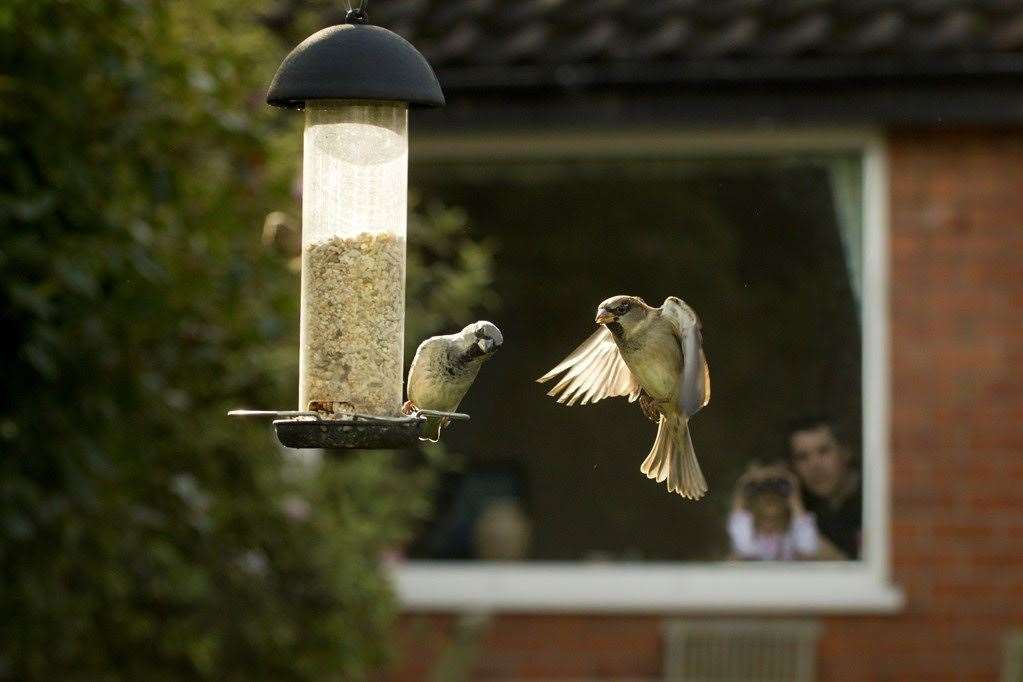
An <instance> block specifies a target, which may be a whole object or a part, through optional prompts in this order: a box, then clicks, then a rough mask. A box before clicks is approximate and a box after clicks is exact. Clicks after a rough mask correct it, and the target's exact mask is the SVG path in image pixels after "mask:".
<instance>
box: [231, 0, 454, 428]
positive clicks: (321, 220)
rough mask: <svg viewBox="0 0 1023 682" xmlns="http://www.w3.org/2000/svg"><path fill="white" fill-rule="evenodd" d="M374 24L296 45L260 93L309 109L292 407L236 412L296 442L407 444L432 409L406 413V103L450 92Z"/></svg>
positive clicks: (351, 18)
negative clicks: (260, 419)
mask: <svg viewBox="0 0 1023 682" xmlns="http://www.w3.org/2000/svg"><path fill="white" fill-rule="evenodd" d="M366 21H367V17H366V13H365V9H364V5H360V6H359V7H358V8H357V9H351V10H349V12H348V15H347V17H346V19H345V23H344V24H341V25H338V26H331V27H329V28H325V29H323V30H321V31H319V32H317V33H314V34H313V35H311V36H309V37H308V38H306V39H305V40H304V41H302V43H301V44H299V45H298V46H297V47H296V48H295V49H294V50H292V51H291V53H290V54H288V55H287V56H286V57H285V58H284V61H283V62H282V63H281V66H280V68H279V69H278V70H277V74H276V75H275V76H274V79H273V81H272V83H271V84H270V89H269V91H268V93H267V97H266V101H267V103H268V104H271V105H273V106H278V107H283V108H287V109H297V110H303V111H304V113H305V133H304V155H303V166H302V189H303V191H302V304H301V341H300V344H301V347H300V351H299V375H300V376H299V387H298V409H297V410H293V411H277V412H261V411H235V412H234V413H233V414H241V415H271V416H275V417H277V419H275V421H274V425H275V427H276V430H277V436H278V439H279V440H280V441H281V443H282V444H284V445H286V446H289V447H327V448H377V447H381V448H384V447H386V448H390V447H401V446H404V445H409V444H412V443H414V442H415V441H416V440H417V436H418V431H419V425H420V420H421V419H422V418H425V416H427V415H424V414H423V413H418V414H415V415H411V416H409V415H403V414H402V412H401V406H402V387H403V383H404V382H403V377H404V366H403V365H404V347H403V345H404V344H403V338H404V328H405V235H406V213H407V209H408V187H407V184H408V112H409V107H417V106H425V107H436V106H441V105H443V104H444V95H443V93H442V92H441V89H440V84H439V83H438V82H437V77H436V75H434V73H433V69H432V68H430V64H429V63H428V62H427V61H426V59H425V58H424V57H423V55H422V54H420V53H419V51H418V50H416V48H415V47H413V46H412V45H411V44H410V43H409V42H408V41H406V40H405V39H404V38H402V37H400V36H398V35H397V34H395V33H392V32H391V31H388V30H387V29H384V28H381V27H379V26H372V25H369V24H368V23H366ZM457 416H461V415H457ZM457 416H456V417H457Z"/></svg>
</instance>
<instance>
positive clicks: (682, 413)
mask: <svg viewBox="0 0 1023 682" xmlns="http://www.w3.org/2000/svg"><path fill="white" fill-rule="evenodd" d="M596 322H597V324H600V325H602V326H601V328H600V329H598V330H597V331H596V332H594V333H593V335H591V336H590V338H588V339H587V340H586V341H584V342H583V343H582V344H581V345H580V346H579V347H578V348H576V349H575V350H574V351H572V352H571V353H570V354H569V355H568V357H566V358H565V359H564V360H563V361H561V362H560V363H558V365H557V366H556V367H554V369H552V370H551V371H550V372H548V373H547V374H545V375H543V376H542V377H540V378H539V379H538V380H537V381H539V382H541V383H542V382H546V381H550V380H551V379H554V378H555V377H557V376H558V375H561V374H563V376H562V377H561V379H560V380H559V381H558V382H557V383H556V384H555V385H554V387H553V388H552V389H551V390H550V391H549V392H548V394H547V395H550V396H552V397H554V398H555V399H556V400H557V401H558V402H559V403H563V404H567V405H575V404H577V403H578V404H580V405H585V404H587V403H592V402H597V401H598V400H603V399H604V398H609V397H615V396H627V397H628V398H629V402H633V401H635V400H637V399H638V400H639V401H640V406H641V407H642V408H643V412H644V414H646V415H647V417H650V418H651V419H653V418H654V417H655V416H656V417H657V421H658V428H657V438H656V439H655V440H654V445H653V448H652V449H651V450H650V453H649V454H648V455H647V457H646V459H645V460H644V461H643V464H642V466H641V467H640V470H641V471H642V472H643V473H644V474H646V475H647V477H648V478H652V479H654V480H656V481H657V482H658V483H661V482H667V486H668V490H670V491H672V492H677V493H679V494H680V495H682V496H683V497H687V498H689V499H694V500H698V499H700V498H701V497H703V495H704V493H706V492H707V483H706V481H705V480H704V478H703V473H702V472H701V471H700V465H699V463H698V462H697V460H696V452H695V451H694V450H693V442H692V439H691V438H690V435H689V418H690V417H692V416H693V415H694V414H696V413H697V412H699V411H700V410H701V409H702V408H703V407H704V406H705V405H706V404H707V403H708V402H709V401H710V370H709V368H708V366H707V358H706V355H705V354H704V352H703V335H702V328H701V325H700V320H699V318H698V317H697V315H696V313H695V312H694V311H693V309H692V308H690V307H689V306H688V305H687V304H686V303H685V302H684V301H683V300H682V299H680V298H678V297H677V296H669V297H668V298H667V299H665V301H664V303H663V304H662V305H661V307H660V308H653V307H651V306H649V305H647V304H646V302H645V301H643V299H641V298H639V297H638V296H614V297H612V298H609V299H607V300H606V301H604V302H603V303H601V304H600V306H598V308H597V316H596Z"/></svg>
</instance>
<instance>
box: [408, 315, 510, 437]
mask: <svg viewBox="0 0 1023 682" xmlns="http://www.w3.org/2000/svg"><path fill="white" fill-rule="evenodd" d="M502 343H504V337H503V336H502V335H501V330H500V329H498V328H497V326H496V325H494V324H493V323H491V322H486V321H481V322H474V323H472V324H470V325H468V326H466V327H465V328H464V329H463V330H462V331H460V332H458V333H457V334H448V335H447V336H431V337H430V338H428V339H426V340H425V341H423V342H422V343H421V344H419V348H418V349H416V355H415V357H414V358H413V359H412V366H411V367H409V370H408V401H407V402H406V403H405V405H404V406H403V407H402V411H403V412H404V413H405V414H412V413H413V412H415V411H416V410H437V411H438V412H454V411H455V410H456V409H458V405H459V403H461V402H462V398H464V397H465V394H466V392H468V390H469V387H470V386H472V382H473V381H475V380H476V375H477V374H479V371H480V366H481V365H482V364H483V362H484V361H485V360H487V359H489V358H490V357H491V356H492V355H493V354H494V352H495V351H497V349H498V348H500V347H501V344H502ZM447 422H448V419H447V418H446V417H428V418H427V419H426V421H425V422H424V424H423V430H422V432H421V434H420V440H429V441H432V442H434V443H436V442H437V441H438V440H439V439H440V430H441V427H443V426H445V425H447Z"/></svg>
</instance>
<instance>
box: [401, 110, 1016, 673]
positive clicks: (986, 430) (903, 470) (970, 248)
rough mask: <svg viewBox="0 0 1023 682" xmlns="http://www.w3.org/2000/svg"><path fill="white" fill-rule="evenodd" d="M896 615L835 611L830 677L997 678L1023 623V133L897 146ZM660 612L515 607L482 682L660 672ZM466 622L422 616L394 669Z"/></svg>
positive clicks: (898, 142) (410, 622)
mask: <svg viewBox="0 0 1023 682" xmlns="http://www.w3.org/2000/svg"><path fill="white" fill-rule="evenodd" d="M889 143H890V146H889V153H890V176H891V258H892V260H891V265H892V292H891V314H892V337H893V338H892V362H893V368H892V392H893V396H892V397H893V400H892V407H893V414H892V496H893V497H892V512H893V518H892V537H893V540H892V544H893V547H892V561H893V571H894V579H895V582H896V583H897V584H898V585H900V586H902V587H903V589H904V590H905V591H906V596H907V605H906V608H905V610H904V611H902V612H901V613H900V614H898V615H894V616H870V617H863V616H849V617H827V618H822V619H821V622H822V623H823V625H824V636H823V639H822V642H821V646H820V659H819V672H820V678H821V679H824V680H899V681H902V680H944V679H948V680H973V679H976V680H995V679H997V675H998V669H999V665H1000V658H1001V640H1002V637H1003V636H1004V634H1005V633H1006V631H1007V629H1008V628H1010V627H1012V626H1016V627H1023V131H1019V130H998V131H995V130H986V131H954V132H950V131H935V132H920V131H908V132H898V133H893V134H892V135H891V136H890V139H889ZM660 627H661V618H660V617H659V616H649V617H636V616H624V617H611V616H602V617H583V616H573V615H564V616H525V615H505V616H500V617H498V618H496V619H495V621H494V622H493V623H492V624H491V626H490V628H489V629H488V630H487V634H486V635H485V636H484V638H483V640H482V641H481V642H480V655H479V659H478V662H477V663H476V664H475V665H474V674H473V679H481V680H486V679H493V680H499V679H509V678H534V679H548V680H549V679H556V678H587V677H589V678H594V677H596V678H612V679H615V678H617V679H621V678H625V677H644V676H646V677H656V676H657V675H658V673H659V672H660V665H661V648H660ZM456 631H457V622H456V620H455V619H454V618H453V617H451V616H448V615H440V614H438V615H427V616H422V615H415V616H407V617H406V618H405V619H404V620H403V623H402V629H401V642H402V654H401V661H400V662H399V665H398V668H397V669H396V671H395V672H394V674H393V676H392V677H393V679H395V680H421V679H424V678H425V677H426V675H427V671H428V670H429V669H430V665H432V662H433V661H434V660H435V658H436V655H437V652H439V651H441V650H442V648H443V646H444V644H445V643H446V642H447V641H448V640H449V638H450V637H451V636H453V633H455V632H456Z"/></svg>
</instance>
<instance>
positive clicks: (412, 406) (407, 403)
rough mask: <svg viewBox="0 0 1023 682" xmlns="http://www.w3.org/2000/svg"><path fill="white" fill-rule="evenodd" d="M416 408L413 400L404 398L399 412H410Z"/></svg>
mask: <svg viewBox="0 0 1023 682" xmlns="http://www.w3.org/2000/svg"><path fill="white" fill-rule="evenodd" d="M418 409H419V408H418V407H416V404H415V403H414V402H412V401H411V400H406V401H405V404H404V405H402V406H401V413H402V414H412V413H413V412H415V411H416V410H418Z"/></svg>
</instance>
